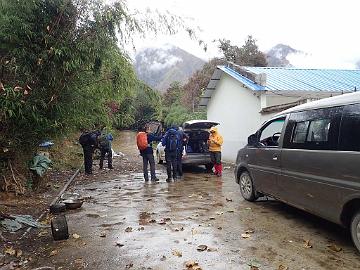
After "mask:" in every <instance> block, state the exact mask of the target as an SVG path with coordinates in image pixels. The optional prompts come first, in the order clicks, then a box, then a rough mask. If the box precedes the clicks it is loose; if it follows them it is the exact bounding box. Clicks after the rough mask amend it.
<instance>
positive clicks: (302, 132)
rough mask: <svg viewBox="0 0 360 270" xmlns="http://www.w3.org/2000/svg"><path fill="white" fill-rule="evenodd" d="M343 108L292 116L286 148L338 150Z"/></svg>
mask: <svg viewBox="0 0 360 270" xmlns="http://www.w3.org/2000/svg"><path fill="white" fill-rule="evenodd" d="M342 111H343V107H333V108H327V109H317V110H309V111H303V112H295V113H292V114H290V117H289V121H288V125H287V126H286V130H285V136H284V141H283V147H284V148H292V149H309V150H335V149H338V138H339V126H340V119H341V116H342Z"/></svg>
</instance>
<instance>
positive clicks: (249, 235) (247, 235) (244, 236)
mask: <svg viewBox="0 0 360 270" xmlns="http://www.w3.org/2000/svg"><path fill="white" fill-rule="evenodd" d="M241 237H242V238H244V239H246V238H250V237H251V234H250V233H242V234H241Z"/></svg>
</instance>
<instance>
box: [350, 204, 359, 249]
mask: <svg viewBox="0 0 360 270" xmlns="http://www.w3.org/2000/svg"><path fill="white" fill-rule="evenodd" d="M350 232H351V238H352V240H353V242H354V245H355V247H356V248H357V250H358V251H359V252H360V211H359V212H357V213H356V214H355V215H354V216H353V218H352V219H351V224H350Z"/></svg>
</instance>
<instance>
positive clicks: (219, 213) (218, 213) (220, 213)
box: [216, 212, 224, 216]
mask: <svg viewBox="0 0 360 270" xmlns="http://www.w3.org/2000/svg"><path fill="white" fill-rule="evenodd" d="M216 214H217V215H219V216H221V215H222V214H224V212H216Z"/></svg>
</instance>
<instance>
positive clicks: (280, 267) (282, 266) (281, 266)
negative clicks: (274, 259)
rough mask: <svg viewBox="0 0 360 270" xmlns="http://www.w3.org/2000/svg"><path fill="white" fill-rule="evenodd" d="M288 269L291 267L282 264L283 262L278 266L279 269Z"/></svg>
mask: <svg viewBox="0 0 360 270" xmlns="http://www.w3.org/2000/svg"><path fill="white" fill-rule="evenodd" d="M288 269H289V267H287V266H286V265H282V264H280V265H279V268H278V270H288Z"/></svg>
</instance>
